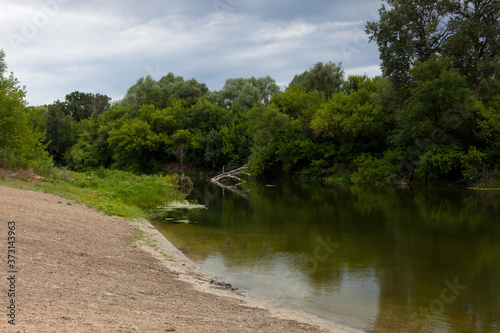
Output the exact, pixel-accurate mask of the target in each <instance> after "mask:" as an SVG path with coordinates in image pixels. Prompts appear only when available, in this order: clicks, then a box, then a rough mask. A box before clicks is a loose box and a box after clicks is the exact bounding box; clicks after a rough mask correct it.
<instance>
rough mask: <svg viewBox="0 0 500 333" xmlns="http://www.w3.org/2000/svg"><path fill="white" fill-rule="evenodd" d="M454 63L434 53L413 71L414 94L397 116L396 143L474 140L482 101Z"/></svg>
mask: <svg viewBox="0 0 500 333" xmlns="http://www.w3.org/2000/svg"><path fill="white" fill-rule="evenodd" d="M452 65H453V63H452V61H451V60H450V59H449V58H445V57H437V56H432V57H431V58H430V59H429V60H428V61H427V62H424V63H419V64H417V65H416V66H415V67H414V68H413V69H412V70H411V75H412V83H411V87H410V92H411V97H410V98H409V99H408V101H407V102H406V105H405V106H404V107H403V108H401V110H399V111H398V113H397V115H396V119H397V123H398V133H397V135H396V136H395V138H394V139H395V140H394V142H395V143H396V145H398V146H408V145H415V144H418V145H423V144H426V145H427V144H431V145H432V144H433V142H434V143H438V144H441V143H444V142H448V143H450V142H452V141H455V142H457V143H461V144H463V145H466V144H467V143H468V142H469V143H470V142H471V138H473V132H472V131H473V128H474V122H475V117H476V116H477V113H478V111H479V110H480V108H481V104H480V102H479V101H478V100H477V98H476V96H475V94H474V93H473V92H472V91H471V90H470V89H469V87H468V84H467V80H466V78H465V77H464V76H463V75H460V73H459V71H458V69H456V68H453V67H452ZM425 142H426V143H425Z"/></svg>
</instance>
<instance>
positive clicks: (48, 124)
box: [0, 0, 500, 186]
mask: <svg viewBox="0 0 500 333" xmlns="http://www.w3.org/2000/svg"><path fill="white" fill-rule="evenodd" d="M379 13H380V19H379V21H374V22H368V23H367V25H366V32H367V33H368V35H369V36H370V39H371V40H372V41H374V42H376V43H377V44H378V46H379V50H380V58H381V61H382V64H381V68H382V73H383V75H382V76H380V77H374V78H371V77H368V76H366V75H351V76H348V77H345V75H344V70H343V68H342V65H341V64H336V63H333V62H328V63H322V62H318V63H316V64H315V65H313V66H312V67H311V68H310V69H308V70H307V71H305V72H304V73H301V74H298V75H296V76H295V77H294V78H293V80H292V81H291V82H290V84H289V85H288V87H287V88H286V89H285V90H284V91H280V88H279V87H278V85H277V84H276V82H275V81H274V80H273V79H272V78H271V77H270V76H267V77H263V78H255V77H251V78H233V79H228V80H227V81H226V83H225V85H224V87H223V88H222V89H221V90H219V91H210V90H209V89H208V87H207V86H206V85H205V84H204V83H200V82H198V81H196V80H195V79H191V80H185V79H184V78H183V77H181V76H176V75H175V74H173V73H169V74H167V75H165V76H164V77H162V78H161V79H159V80H154V79H153V78H151V77H150V76H147V77H144V78H140V79H139V80H138V81H137V83H136V84H134V85H133V86H132V87H131V88H130V89H129V90H128V91H127V93H126V95H125V97H124V98H123V99H122V100H121V101H118V102H115V103H113V104H112V103H111V99H110V98H109V97H107V96H105V95H100V94H91V93H83V92H78V91H77V92H73V93H70V94H68V95H67V96H66V97H65V100H64V101H59V100H57V101H55V102H54V103H52V104H50V105H45V106H39V107H26V106H25V102H23V98H24V95H23V89H21V88H20V87H19V84H18V83H17V81H15V79H14V78H13V76H12V75H11V76H10V77H9V78H6V77H3V76H2V79H1V80H2V88H1V89H2V90H1V91H2V96H4V97H2V99H0V103H1V105H3V106H4V107H3V108H1V109H0V112H1V110H5V111H4V113H5V112H7V113H12V112H13V111H14V110H16V112H18V113H19V114H20V113H22V114H23V117H15V118H16V119H15V121H18V122H23V125H22V126H21V125H20V124H18V125H16V127H19V128H24V131H28V130H29V131H31V132H30V133H31V134H30V135H22V136H17V135H16V134H15V133H11V134H4V131H3V128H4V127H5V128H7V127H6V126H7V125H4V124H7V123H5V121H3V122H0V126H1V127H2V134H1V135H2V140H3V141H1V142H0V147H4V148H2V150H0V158H1V159H2V160H3V161H7V160H9V159H10V160H13V159H22V156H23V154H22V153H19V150H13V149H11V148H5V147H13V146H15V145H18V146H19V147H26V145H28V143H27V142H21V141H19V140H21V139H20V138H21V137H22V140H29V138H31V139H30V140H32V141H33V142H35V143H36V144H34V147H37V148H36V149H37V150H36V151H37V154H38V155H39V157H37V159H38V160H47V159H48V154H50V157H51V158H52V160H53V161H54V163H55V164H57V165H60V166H66V167H68V168H71V169H74V170H78V171H84V170H90V169H95V168H99V167H105V168H115V169H121V170H126V171H131V172H135V173H159V172H164V171H168V170H174V169H175V170H179V171H181V172H182V171H185V169H186V168H187V167H190V168H192V167H194V168H197V169H199V170H202V171H205V172H213V171H215V170H221V169H222V168H223V167H225V169H226V170H229V169H232V168H236V167H239V166H242V165H244V164H246V163H251V172H252V173H253V174H255V175H257V176H261V177H283V176H295V177H301V178H303V179H317V180H325V181H327V182H355V183H374V182H382V183H400V182H405V183H406V182H432V181H446V182H459V183H463V184H479V185H483V186H487V185H491V183H492V182H494V180H495V179H498V176H499V174H498V173H499V171H498V170H499V165H500V79H499V76H498V74H499V69H500V58H499V57H500V55H499V49H500V37H499V36H500V23H499V22H500V21H499V15H500V4H499V1H498V0H497V1H494V0H475V1H437V2H436V1H428V0H418V1H409V0H388V1H387V6H386V5H383V6H382V8H381V9H380V11H379ZM0 59H1V60H2V61H0V69H1V70H2V71H5V64H4V62H3V56H0ZM13 92H17V95H16V94H14V93H13ZM9 98H10V99H14V100H16V101H17V102H16V103H17V104H16V103H11V104H9V103H10V102H9V101H8V100H9ZM2 117H7V118H6V119H11V118H9V117H8V116H7V115H2ZM2 119H4V118H2ZM22 119H23V120H22ZM12 121H14V120H12ZM23 126H24V127H23ZM26 128H28V129H26ZM5 133H7V132H5ZM18 134H19V133H18ZM13 137H16V138H18V139H16V140H18V141H16V143H14V142H13V141H12V140H13V139H12V138H13ZM7 138H10V140H11V141H12V142H10V141H9V140H8V139H7ZM14 141H15V140H14ZM33 142H32V143H30V144H31V145H32V144H33ZM9 145H10V146H9ZM33 149H35V148H33ZM6 151H16V153H6ZM47 153H48V154H47ZM38 155H36V154H35V155H33V156H38ZM26 159H27V160H26V161H25V162H22V161H21V160H19V161H18V162H16V163H18V164H23V163H24V164H26V165H28V164H30V163H31V164H33V162H30V161H29V159H30V158H28V157H26ZM10 160H9V161H10ZM11 163H12V162H11ZM42 164H43V163H42Z"/></svg>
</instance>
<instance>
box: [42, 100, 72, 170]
mask: <svg viewBox="0 0 500 333" xmlns="http://www.w3.org/2000/svg"><path fill="white" fill-rule="evenodd" d="M65 108H66V104H65V103H64V102H61V101H59V100H57V101H55V102H54V103H53V104H51V105H49V106H48V107H47V116H46V117H47V118H46V120H45V129H46V133H47V143H48V146H47V150H48V152H49V154H50V156H52V158H53V159H54V162H55V163H56V164H57V165H60V166H61V165H66V158H67V157H68V156H67V153H68V152H69V150H70V149H71V147H72V146H73V145H74V144H75V142H76V133H74V125H73V117H72V116H70V115H69V114H67V113H66V111H65Z"/></svg>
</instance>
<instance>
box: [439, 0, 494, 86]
mask: <svg viewBox="0 0 500 333" xmlns="http://www.w3.org/2000/svg"><path fill="white" fill-rule="evenodd" d="M453 11H454V15H453V17H452V18H451V20H450V21H449V30H450V32H451V36H450V38H449V39H448V40H447V41H446V43H445V45H444V54H446V55H447V56H449V57H451V58H452V59H453V65H454V66H455V67H457V68H459V69H460V72H461V74H463V75H465V76H466V77H467V80H468V82H469V83H470V85H471V88H472V89H473V90H476V89H477V88H478V87H479V85H480V84H481V82H483V80H485V79H487V78H489V77H495V76H497V77H498V75H499V74H500V1H499V0H461V1H455V3H454V7H453Z"/></svg>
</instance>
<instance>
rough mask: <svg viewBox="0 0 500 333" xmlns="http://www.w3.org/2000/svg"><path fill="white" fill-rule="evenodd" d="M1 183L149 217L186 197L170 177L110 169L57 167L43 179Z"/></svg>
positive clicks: (113, 212)
mask: <svg viewBox="0 0 500 333" xmlns="http://www.w3.org/2000/svg"><path fill="white" fill-rule="evenodd" d="M0 185H4V186H10V187H16V188H21V189H26V190H34V191H39V192H45V193H51V194H57V195H60V196H62V197H64V198H67V199H70V200H72V201H74V202H76V203H81V204H85V205H87V206H88V207H91V208H95V209H97V210H100V211H103V212H105V213H106V214H108V215H116V216H122V217H126V218H139V217H147V216H148V214H149V210H151V209H152V208H155V207H159V206H166V205H168V204H169V203H170V202H173V201H182V200H184V195H183V194H182V192H181V191H180V190H178V189H177V188H176V187H175V185H173V184H172V183H171V182H170V181H169V180H168V179H167V178H164V177H159V176H146V175H135V174H132V173H129V172H125V171H119V170H107V169H99V170H96V171H92V172H86V173H78V172H72V171H68V170H64V169H59V168H55V169H54V170H52V172H51V173H50V174H49V175H48V176H46V177H45V180H44V181H38V182H27V181H23V180H19V179H18V180H11V179H8V177H0ZM68 204H71V203H68Z"/></svg>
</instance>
